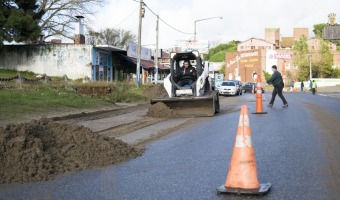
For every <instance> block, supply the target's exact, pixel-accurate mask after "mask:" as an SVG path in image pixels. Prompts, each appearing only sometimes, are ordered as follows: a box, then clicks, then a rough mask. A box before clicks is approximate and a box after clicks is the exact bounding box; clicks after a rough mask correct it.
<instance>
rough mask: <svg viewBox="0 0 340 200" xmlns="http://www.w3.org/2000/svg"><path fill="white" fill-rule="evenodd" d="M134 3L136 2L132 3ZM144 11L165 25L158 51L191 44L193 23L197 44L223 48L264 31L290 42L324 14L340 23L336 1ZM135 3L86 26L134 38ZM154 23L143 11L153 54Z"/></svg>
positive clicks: (187, 0) (110, 5)
mask: <svg viewBox="0 0 340 200" xmlns="http://www.w3.org/2000/svg"><path fill="white" fill-rule="evenodd" d="M137 1H139V0H137ZM144 2H145V3H146V5H147V6H148V7H149V8H151V9H152V10H153V11H154V12H155V13H156V14H159V16H160V18H162V19H163V20H164V21H165V22H167V23H168V24H170V25H171V26H173V27H175V28H176V29H179V30H181V31H183V32H187V33H191V34H182V33H179V32H178V31H176V30H174V29H172V28H170V27H169V26H167V25H165V24H164V23H163V22H160V34H159V48H171V47H173V46H174V45H176V44H177V43H178V41H180V40H188V39H193V32H194V21H195V20H198V19H204V18H210V17H219V16H222V17H223V19H212V20H206V21H200V22H197V29H196V30H197V40H209V41H210V43H214V42H215V43H216V42H219V43H225V42H229V41H231V40H240V41H244V40H247V39H249V38H251V37H257V38H264V29H265V28H266V27H268V28H274V27H277V28H280V29H281V35H282V36H284V37H289V36H293V28H294V27H307V28H309V37H313V36H314V34H313V32H312V31H313V25H314V24H318V23H327V21H328V14H329V13H337V14H338V17H337V19H338V20H337V21H336V22H340V21H339V20H340V1H339V0H322V1H321V0H308V1H307V0H305V1H302V0H210V1H209V0H144ZM138 8H139V3H138V2H135V1H133V0H107V2H106V3H105V7H103V8H102V9H100V10H99V11H98V13H97V14H96V15H95V16H94V18H93V22H92V24H91V26H92V27H93V28H94V29H95V30H100V29H104V28H122V29H126V30H130V31H132V33H134V34H135V35H137V33H138V15H139V13H138ZM155 28H156V17H155V16H154V15H153V14H152V13H151V12H150V11H149V10H148V9H146V13H145V18H143V27H142V45H149V46H147V47H148V48H155V47H154V46H153V45H154V44H155V42H156V31H155Z"/></svg>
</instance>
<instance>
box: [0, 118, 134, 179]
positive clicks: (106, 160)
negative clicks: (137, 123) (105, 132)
mask: <svg viewBox="0 0 340 200" xmlns="http://www.w3.org/2000/svg"><path fill="white" fill-rule="evenodd" d="M139 155H141V151H139V150H136V149H134V148H132V147H130V146H128V145H127V144H126V143H124V142H122V141H119V140H115V139H114V138H105V137H103V136H100V135H98V134H96V133H92V131H91V130H90V129H88V128H85V127H82V126H77V125H67V124H63V123H56V122H52V121H50V120H48V119H40V120H33V121H31V122H30V123H22V124H10V125H7V126H6V127H4V128H0V183H10V182H28V181H41V180H49V179H52V178H53V177H55V176H56V175H58V174H61V173H64V172H67V171H78V170H82V169H88V168H94V167H101V166H108V165H112V164H115V163H119V162H122V161H125V160H127V159H130V158H133V157H136V156H139Z"/></svg>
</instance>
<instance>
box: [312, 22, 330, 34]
mask: <svg viewBox="0 0 340 200" xmlns="http://www.w3.org/2000/svg"><path fill="white" fill-rule="evenodd" d="M325 26H327V24H325V23H321V24H314V25H313V28H314V29H313V32H314V34H315V37H316V38H323V29H324V28H325Z"/></svg>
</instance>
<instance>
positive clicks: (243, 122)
mask: <svg viewBox="0 0 340 200" xmlns="http://www.w3.org/2000/svg"><path fill="white" fill-rule="evenodd" d="M238 126H249V117H248V115H240V119H239V121H238Z"/></svg>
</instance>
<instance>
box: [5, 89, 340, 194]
mask: <svg viewBox="0 0 340 200" xmlns="http://www.w3.org/2000/svg"><path fill="white" fill-rule="evenodd" d="M284 95H285V96H286V99H287V101H288V103H289V108H287V109H283V108H281V105H282V102H280V99H279V98H278V99H277V100H276V102H275V104H274V107H273V108H271V109H269V108H267V107H264V110H265V111H267V112H268V114H265V115H253V114H250V116H249V117H250V126H251V131H252V141H253V146H254V148H255V155H256V160H257V170H258V177H259V181H260V183H267V182H270V183H272V184H273V187H272V189H271V191H270V192H269V193H268V194H267V195H266V196H262V197H252V196H234V195H221V194H217V192H216V187H218V186H220V185H222V184H223V183H224V182H225V177H226V173H227V170H228V165H229V160H230V158H231V153H232V150H233V144H234V140H235V134H236V129H237V124H238V119H239V108H240V106H241V105H243V104H244V105H247V106H248V108H249V112H250V113H251V112H254V111H255V95H252V94H245V95H242V96H240V97H222V98H221V105H222V110H223V111H222V113H221V114H219V115H217V116H216V117H213V118H199V119H197V122H196V123H193V124H190V125H189V126H188V127H186V128H184V129H181V130H178V131H176V132H174V133H172V134H170V135H168V136H166V137H164V138H162V139H160V140H159V141H157V142H154V143H152V144H150V145H149V146H148V147H147V150H146V152H145V153H144V155H143V156H141V157H138V158H136V159H133V160H131V161H129V162H126V163H122V164H119V165H115V166H110V167H106V168H101V169H95V170H88V171H82V172H78V173H69V174H64V175H62V176H59V177H57V178H55V179H54V180H52V181H48V182H36V183H25V184H8V185H0V199H117V200H120V199H129V200H130V199H147V200H151V199H157V200H159V199H176V200H178V199H203V200H205V199H280V200H281V199H338V198H339V196H340V156H339V155H340V145H339V143H340V123H339V122H340V98H334V97H327V96H318V95H316V96H313V95H311V94H310V93H284ZM269 98H270V94H269V92H268V93H265V94H264V99H267V100H268V99H269ZM228 102H230V103H228ZM266 103H267V102H264V104H266Z"/></svg>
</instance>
